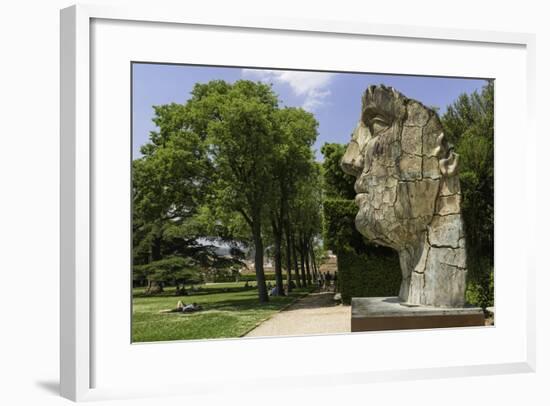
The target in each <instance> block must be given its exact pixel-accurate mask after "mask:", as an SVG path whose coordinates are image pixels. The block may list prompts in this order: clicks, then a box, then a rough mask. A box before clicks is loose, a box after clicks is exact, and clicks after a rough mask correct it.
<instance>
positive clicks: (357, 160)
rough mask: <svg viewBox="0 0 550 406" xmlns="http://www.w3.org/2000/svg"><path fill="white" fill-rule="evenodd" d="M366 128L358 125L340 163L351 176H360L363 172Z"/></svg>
mask: <svg viewBox="0 0 550 406" xmlns="http://www.w3.org/2000/svg"><path fill="white" fill-rule="evenodd" d="M365 131H366V128H365V127H363V126H362V125H358V126H357V128H356V129H355V131H354V132H353V135H352V138H351V141H350V142H349V144H348V147H347V149H346V152H345V153H344V156H343V157H342V160H341V161H340V167H341V168H342V170H343V171H344V172H346V173H347V174H349V175H353V176H359V175H360V174H361V172H362V171H363V165H364V162H363V152H362V150H363V144H364V141H365V140H364V139H365V135H366V134H364V133H365Z"/></svg>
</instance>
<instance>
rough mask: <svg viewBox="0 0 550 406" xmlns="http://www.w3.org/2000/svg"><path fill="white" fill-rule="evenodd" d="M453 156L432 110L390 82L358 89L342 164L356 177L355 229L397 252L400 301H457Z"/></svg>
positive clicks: (458, 241) (461, 276)
mask: <svg viewBox="0 0 550 406" xmlns="http://www.w3.org/2000/svg"><path fill="white" fill-rule="evenodd" d="M458 164H459V156H458V155H457V154H456V153H455V152H454V150H453V146H452V145H451V144H449V143H448V142H447V140H446V139H445V135H444V133H443V127H442V126H441V123H440V121H439V117H438V116H437V113H436V112H434V111H433V110H432V109H429V108H427V107H425V106H424V105H422V103H420V102H418V101H416V100H413V99H410V98H407V97H406V96H404V95H403V94H401V93H400V92H398V91H397V90H395V89H393V88H391V87H386V86H383V85H380V86H370V87H369V88H368V89H367V90H366V91H365V93H364V94H363V98H362V110H361V117H360V119H359V122H358V124H357V127H356V128H355V130H354V132H353V135H352V139H351V141H350V143H349V144H348V147H347V150H346V153H345V155H344V157H343V159H342V162H341V166H342V169H343V170H344V171H345V172H347V173H349V174H351V175H354V176H355V177H356V179H357V181H356V183H355V191H356V193H357V195H356V198H355V201H356V203H357V206H358V207H359V211H358V213H357V217H356V219H355V225H356V227H357V229H358V230H359V232H361V233H362V234H363V235H365V236H366V237H367V238H368V239H370V240H372V241H373V242H376V243H378V244H381V245H385V246H388V247H391V248H393V249H395V250H396V251H397V252H398V254H399V261H400V265H401V272H402V277H403V278H402V283H401V288H400V292H399V298H400V300H401V301H403V302H405V303H407V304H411V305H429V306H438V307H462V306H464V296H465V289H466V272H467V269H466V248H465V244H464V232H463V222H462V216H461V209H460V205H461V192H460V181H459V178H458V171H459V166H458Z"/></svg>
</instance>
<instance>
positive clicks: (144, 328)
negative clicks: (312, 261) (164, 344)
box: [132, 282, 309, 342]
mask: <svg viewBox="0 0 550 406" xmlns="http://www.w3.org/2000/svg"><path fill="white" fill-rule="evenodd" d="M249 285H251V286H254V284H253V283H249ZM308 292H309V290H307V289H295V290H294V291H293V292H292V293H291V294H290V295H289V296H282V297H270V298H269V302H268V303H259V302H258V292H257V290H256V289H255V288H252V289H251V288H249V289H246V288H244V282H228V283H211V284H205V285H201V286H200V287H199V291H197V292H190V295H189V296H175V295H174V289H173V288H167V289H166V291H165V292H164V293H163V294H161V295H158V296H145V295H143V288H135V289H134V291H133V318H132V342H151V341H172V340H191V339H208V338H232V337H241V336H242V335H243V334H245V333H247V332H248V331H249V330H251V329H252V328H253V327H255V326H256V324H258V323H259V322H261V321H263V320H265V319H266V318H268V317H270V316H271V315H272V314H274V313H276V312H278V311H279V310H281V309H282V308H283V307H285V306H286V305H288V304H290V303H291V302H293V301H294V300H296V299H297V298H298V297H301V296H303V295H305V294H306V293H308ZM178 300H181V301H182V302H184V303H198V304H200V305H201V306H202V307H203V310H202V311H200V312H197V313H189V314H182V313H159V311H161V310H163V309H173V308H175V307H176V303H177V302H178Z"/></svg>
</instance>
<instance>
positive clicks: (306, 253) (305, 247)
mask: <svg viewBox="0 0 550 406" xmlns="http://www.w3.org/2000/svg"><path fill="white" fill-rule="evenodd" d="M302 251H303V253H304V258H305V262H306V277H307V284H308V285H311V268H310V267H309V247H308V244H307V240H306V239H304V245H303V248H302Z"/></svg>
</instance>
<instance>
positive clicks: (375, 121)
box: [371, 116, 390, 134]
mask: <svg viewBox="0 0 550 406" xmlns="http://www.w3.org/2000/svg"><path fill="white" fill-rule="evenodd" d="M389 126H390V125H389V123H388V121H387V120H386V119H385V118H384V117H382V116H376V117H373V118H372V119H371V131H372V132H373V133H374V134H379V133H381V132H382V131H385V130H386V129H387V128H388V127H389Z"/></svg>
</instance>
